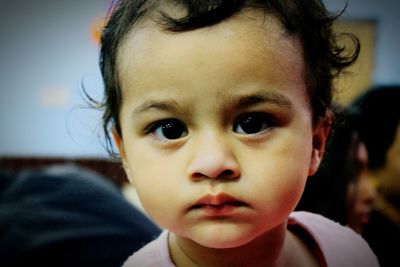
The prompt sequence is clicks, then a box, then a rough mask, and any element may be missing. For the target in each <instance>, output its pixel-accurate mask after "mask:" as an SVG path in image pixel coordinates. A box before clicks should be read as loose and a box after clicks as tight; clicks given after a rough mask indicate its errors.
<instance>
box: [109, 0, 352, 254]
mask: <svg viewBox="0 0 400 267" xmlns="http://www.w3.org/2000/svg"><path fill="white" fill-rule="evenodd" d="M332 20H333V19H332V18H329V17H328V15H327V13H326V11H325V9H324V7H323V5H322V4H321V3H320V2H317V1H187V2H184V1H141V2H139V1H121V2H120V3H119V4H118V5H117V6H116V7H115V9H114V12H113V13H112V15H111V17H110V18H109V20H108V24H107V26H106V28H105V30H104V34H103V37H102V50H101V70H102V74H103V77H104V82H105V90H106V95H105V97H106V99H105V103H104V104H105V114H104V126H105V130H106V131H107V130H108V128H109V127H108V126H110V125H111V126H112V127H114V139H115V142H116V145H117V147H118V149H119V152H120V155H121V157H122V163H123V165H124V169H125V171H126V173H127V176H128V178H129V180H130V181H131V182H132V183H133V185H134V186H135V188H136V190H137V192H138V196H139V198H140V200H141V202H142V204H143V207H144V208H145V210H146V211H147V212H148V214H149V215H150V217H151V218H152V219H153V220H154V221H155V222H157V223H158V224H160V225H161V226H162V227H163V228H165V229H168V230H170V231H171V232H173V233H175V234H176V236H179V237H183V238H185V239H187V240H193V241H195V242H196V243H197V244H201V245H202V246H205V247H211V248H231V247H238V246H241V245H244V244H246V243H248V242H250V241H252V240H256V237H258V236H260V235H262V234H264V233H270V232H275V233H277V232H282V231H283V230H284V229H286V226H285V224H286V220H287V218H288V216H289V214H290V212H291V211H293V209H294V207H295V206H296V204H297V202H298V200H299V199H300V196H301V194H302V192H303V188H304V185H305V181H306V179H307V177H308V176H309V175H312V174H314V173H315V171H316V169H317V168H318V166H319V162H320V160H321V158H322V155H323V150H324V144H325V141H326V136H327V134H328V132H329V125H328V124H327V123H326V122H328V121H329V117H330V116H329V115H328V111H329V109H330V105H331V95H332V84H331V80H332V77H333V76H335V75H336V74H337V73H338V71H340V69H341V68H342V67H344V66H346V65H348V64H350V63H351V62H352V61H353V59H354V57H353V56H350V57H349V58H348V57H345V56H343V57H342V56H341V52H342V50H341V49H340V48H338V47H337V45H336V43H335V42H334V37H333V35H332V32H331V28H330V26H331V23H332ZM356 54H357V51H356V52H355V54H354V56H356ZM346 55H348V54H346ZM180 241H182V240H181V239H180Z"/></svg>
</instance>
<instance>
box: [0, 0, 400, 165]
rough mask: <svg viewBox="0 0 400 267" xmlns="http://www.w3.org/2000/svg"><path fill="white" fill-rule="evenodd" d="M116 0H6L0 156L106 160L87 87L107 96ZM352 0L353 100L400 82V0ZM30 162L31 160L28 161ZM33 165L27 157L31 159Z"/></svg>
mask: <svg viewBox="0 0 400 267" xmlns="http://www.w3.org/2000/svg"><path fill="white" fill-rule="evenodd" d="M110 2H111V1H110V0H85V1H77V0H71V1H62V0H35V1H28V0H13V1H6V0H1V1H0V3H1V8H0V36H1V42H0V59H1V60H0V125H1V126H0V127H1V133H0V137H1V138H0V157H1V160H2V161H1V162H2V164H3V165H4V164H8V163H5V160H6V159H15V158H20V159H21V158H29V159H30V160H31V161H30V162H31V164H33V163H32V160H36V159H38V158H39V159H41V160H50V161H54V160H56V159H57V160H58V161H60V160H61V161H62V160H81V159H84V160H88V159H90V160H94V159H96V160H103V159H106V158H107V157H108V155H107V153H106V152H105V149H104V148H103V146H102V142H103V141H102V138H101V122H100V117H101V114H100V112H98V111H94V110H92V109H90V108H88V107H87V104H86V103H85V102H84V101H83V88H85V90H86V91H87V92H88V93H89V94H90V95H91V96H93V97H94V98H97V99H101V98H102V90H103V88H102V82H101V77H100V72H99V67H98V53H99V45H98V38H99V31H100V29H101V25H102V23H103V19H104V16H105V14H106V13H107V10H108V8H109V6H110ZM325 3H326V6H327V7H328V9H329V10H330V11H333V12H339V11H340V10H342V9H343V8H344V7H345V6H346V3H347V9H346V12H345V13H344V14H343V16H342V21H341V22H340V23H339V24H338V25H337V27H339V28H340V29H345V30H346V31H352V32H354V33H356V35H357V36H359V38H360V39H361V42H362V54H361V58H360V62H359V63H358V64H357V65H355V66H354V67H353V69H352V72H351V74H350V75H349V76H347V77H346V78H344V79H343V80H341V81H340V82H339V85H338V87H339V93H340V94H339V95H338V96H337V97H338V98H339V101H341V102H343V103H348V102H349V101H351V100H352V99H353V98H354V97H355V96H356V95H358V94H359V93H360V92H361V91H363V90H365V89H366V88H367V87H369V86H370V85H373V84H393V83H400V75H399V74H400V53H399V51H398V48H399V44H400V31H399V28H400V17H399V16H398V13H399V12H400V1H398V0H382V1H376V0H348V1H345V0H326V1H325ZM24 163H25V164H28V162H27V161H25V162H24ZM28 165H29V164H28Z"/></svg>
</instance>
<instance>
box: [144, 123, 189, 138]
mask: <svg viewBox="0 0 400 267" xmlns="http://www.w3.org/2000/svg"><path fill="white" fill-rule="evenodd" d="M150 132H152V133H153V134H154V135H155V136H156V137H157V138H158V139H160V140H175V139H179V138H182V137H185V136H186V135H187V134H188V131H187V129H186V126H185V125H184V124H183V123H182V122H181V121H179V120H175V119H170V120H163V121H159V122H156V123H155V124H153V126H152V127H151V129H150Z"/></svg>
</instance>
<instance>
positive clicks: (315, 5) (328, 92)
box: [100, 0, 359, 144]
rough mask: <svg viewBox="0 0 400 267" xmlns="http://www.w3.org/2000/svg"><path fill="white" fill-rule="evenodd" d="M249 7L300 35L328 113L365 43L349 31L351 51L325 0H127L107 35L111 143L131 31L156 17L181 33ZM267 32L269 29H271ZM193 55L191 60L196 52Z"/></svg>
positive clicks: (314, 97)
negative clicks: (336, 83)
mask: <svg viewBox="0 0 400 267" xmlns="http://www.w3.org/2000/svg"><path fill="white" fill-rule="evenodd" d="M249 10H253V11H254V10H259V11H262V12H263V13H264V14H265V18H268V17H274V18H275V19H277V21H278V22H279V23H280V25H281V26H282V28H283V29H284V31H285V34H287V35H289V36H292V37H296V38H298V40H299V42H300V43H301V48H302V49H301V50H299V51H298V53H299V54H302V55H303V58H304V65H305V66H304V78H305V79H304V81H305V83H306V88H307V92H308V96H309V100H310V104H311V108H312V114H313V121H314V122H316V121H318V120H320V119H324V118H326V115H327V113H328V111H330V107H331V102H332V94H333V86H332V79H333V78H334V77H336V76H337V75H338V74H339V73H340V72H341V70H342V69H343V68H344V67H347V66H349V65H351V64H352V63H353V62H354V61H355V59H356V58H357V56H358V54H359V43H358V41H357V40H356V39H355V38H354V36H352V35H349V34H347V36H348V37H349V38H351V39H352V40H353V41H354V45H355V46H354V47H352V48H350V49H354V50H353V51H350V52H348V51H347V48H346V49H345V47H343V46H340V45H339V44H338V43H337V42H336V41H337V36H336V35H335V34H334V33H333V31H332V28H331V26H332V23H333V22H334V21H335V19H337V17H338V16H331V15H330V14H328V12H327V10H326V9H325V7H324V5H323V3H322V2H321V1H319V0H307V1H277V0H269V1H255V0H254V1H251V0H249V1H240V0H221V1H208V0H206V1H173V0H160V1H158V0H157V1H155V0H147V1H146V0H121V1H118V2H117V3H116V4H115V6H113V8H112V12H111V14H110V16H109V18H108V22H107V25H106V27H105V29H104V31H103V34H102V39H101V45H102V46H101V54H100V67H101V73H102V76H103V80H104V86H105V98H104V102H103V103H102V107H103V108H104V109H105V112H104V116H103V128H104V131H105V135H106V140H107V143H108V144H111V138H110V135H109V131H110V128H111V127H112V128H114V129H115V130H116V132H117V133H118V134H120V135H122V133H121V126H120V122H119V114H120V109H121V104H122V102H123V99H122V98H123V97H122V95H123V94H122V91H123V88H122V87H121V81H120V78H121V73H119V70H118V66H119V64H120V62H119V60H120V58H119V57H118V55H119V54H121V50H122V48H121V47H122V46H123V44H124V41H125V40H126V38H127V36H128V35H129V34H134V32H137V31H138V29H140V28H142V27H145V26H144V25H145V24H148V23H151V24H153V26H154V25H157V26H158V27H159V30H160V31H163V32H165V33H170V34H171V35H173V34H175V35H179V34H180V33H182V32H189V31H194V30H197V29H201V28H212V27H213V26H214V25H218V24H220V23H221V22H223V21H226V20H229V19H231V18H232V17H235V16H238V15H240V14H244V15H245V16H247V13H248V11H249ZM266 23H268V19H267V22H266ZM264 34H266V35H268V34H269V33H268V31H265V32H264ZM342 37H343V36H342ZM243 38H247V37H246V36H243ZM177 42H178V39H177ZM248 49H252V47H249V48H248ZM232 56H233V57H240V56H241V55H232ZM284 56H285V55H284V54H282V57H284ZM187 60H188V61H190V58H188V59H187ZM155 64H157V62H155ZM156 75H157V74H156V73H154V79H157V77H156ZM204 79H207V77H204Z"/></svg>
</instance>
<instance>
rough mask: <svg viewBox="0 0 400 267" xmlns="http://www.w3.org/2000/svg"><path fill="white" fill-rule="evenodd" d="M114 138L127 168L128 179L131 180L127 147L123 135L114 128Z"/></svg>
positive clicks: (124, 166)
mask: <svg viewBox="0 0 400 267" xmlns="http://www.w3.org/2000/svg"><path fill="white" fill-rule="evenodd" d="M112 134H113V138H114V143H115V145H116V146H117V149H118V152H119V154H120V156H121V161H122V166H123V168H124V170H125V173H126V175H127V176H128V179H129V180H130V181H131V174H130V170H129V165H128V162H127V159H126V153H125V148H124V143H123V140H122V137H121V135H120V134H119V133H118V132H117V130H116V129H113V130H112Z"/></svg>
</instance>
